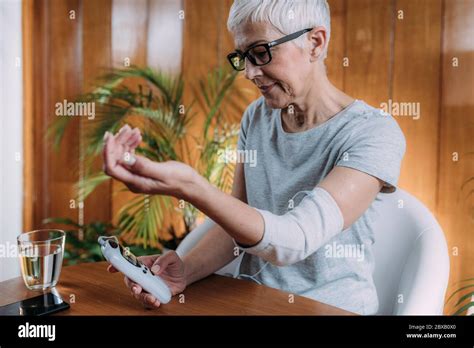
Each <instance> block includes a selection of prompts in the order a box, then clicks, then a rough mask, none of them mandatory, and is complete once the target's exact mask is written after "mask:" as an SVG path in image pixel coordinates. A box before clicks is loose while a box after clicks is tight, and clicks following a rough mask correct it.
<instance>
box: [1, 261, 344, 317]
mask: <svg viewBox="0 0 474 348" xmlns="http://www.w3.org/2000/svg"><path fill="white" fill-rule="evenodd" d="M106 268H107V263H106V262H97V263H87V264H80V265H75V266H68V267H64V268H63V270H62V272H61V276H60V279H59V283H58V286H57V290H58V292H59V293H60V294H61V296H62V297H63V299H64V300H66V301H67V302H69V303H70V305H71V308H70V309H69V310H66V311H62V312H59V313H57V315H352V314H353V313H350V312H347V311H344V310H342V309H339V308H336V307H332V306H329V305H327V304H324V303H320V302H317V301H313V300H311V299H308V298H305V297H301V296H296V295H295V296H294V302H293V303H290V301H289V300H290V299H291V297H290V296H289V294H288V293H286V292H283V291H280V290H276V289H272V288H269V287H266V286H263V285H258V284H256V283H254V282H251V281H247V280H239V279H232V278H228V277H223V276H218V275H212V276H210V277H208V278H205V279H203V280H201V281H199V282H196V283H194V284H192V285H190V286H189V287H188V288H186V290H185V291H184V293H183V295H184V297H182V296H181V298H180V297H179V295H178V296H174V297H173V299H172V300H171V302H170V303H168V304H166V305H162V306H161V307H160V308H158V309H151V310H150V309H145V308H144V307H143V305H142V304H141V303H140V302H138V301H137V300H135V299H134V298H133V297H132V295H131V294H130V292H129V290H128V289H127V288H126V287H125V284H124V282H123V275H121V274H120V273H115V274H111V273H108V272H107V271H106ZM0 294H1V296H0V306H2V305H5V304H8V303H12V302H16V301H20V300H24V299H27V298H30V297H34V296H37V295H38V294H41V292H39V293H38V292H36V291H30V290H28V289H27V288H26V287H25V285H24V283H23V280H22V278H21V277H20V278H14V279H11V280H7V281H4V282H1V283H0ZM183 299H184V303H181V302H183V301H182V300H183ZM180 300H181V301H180Z"/></svg>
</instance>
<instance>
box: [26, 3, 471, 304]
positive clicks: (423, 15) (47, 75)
mask: <svg viewBox="0 0 474 348" xmlns="http://www.w3.org/2000/svg"><path fill="white" fill-rule="evenodd" d="M231 3H232V1H231V0H133V1H132V0H51V1H41V0H30V1H25V2H24V50H25V53H24V57H25V64H24V69H25V117H26V118H25V149H26V153H25V158H26V163H25V226H24V227H25V230H28V229H32V228H34V227H39V226H40V222H41V220H42V219H43V218H45V217H49V216H71V217H74V218H75V217H77V210H73V209H70V208H69V200H70V199H71V198H72V197H73V191H72V185H73V184H74V183H75V182H77V180H78V177H77V171H76V169H77V166H78V156H79V150H78V147H77V144H78V142H79V134H80V132H81V128H80V127H78V128H75V129H71V130H70V133H69V134H68V137H67V142H66V144H65V145H64V146H63V147H62V149H61V153H60V155H53V154H52V152H51V149H50V148H48V145H47V143H46V142H45V141H44V131H45V127H46V124H47V122H49V121H50V120H51V119H52V117H54V116H53V115H54V108H53V106H54V103H55V102H57V101H61V100H63V99H72V98H73V97H74V96H75V95H77V94H78V93H80V92H82V91H86V90H87V89H88V88H90V86H91V84H92V83H93V81H94V78H95V77H96V76H97V75H98V74H100V72H101V71H102V69H103V68H107V67H112V66H113V67H119V66H123V61H124V59H125V58H126V57H128V58H129V59H130V61H131V64H137V65H145V64H146V65H150V66H153V67H155V68H162V69H167V70H170V71H173V72H179V71H181V72H182V73H183V76H184V78H185V79H186V80H188V81H192V80H193V79H196V78H198V77H199V76H202V74H204V73H205V72H207V71H208V70H209V69H210V68H212V67H215V66H217V65H219V64H222V63H224V64H226V62H225V55H226V53H227V52H228V51H230V50H232V48H233V41H232V37H231V36H230V35H229V33H228V32H227V30H226V20H227V15H228V10H229V8H230V5H231ZM329 3H330V6H331V13H332V39H331V43H330V50H329V57H328V61H327V65H328V73H329V77H330V79H331V80H332V81H333V82H334V84H335V85H336V86H337V87H339V88H341V89H343V90H344V91H346V92H347V93H348V94H350V95H352V96H353V97H356V98H359V99H363V100H365V101H366V102H368V103H369V104H371V105H373V106H376V107H380V104H381V103H383V102H388V100H393V101H395V102H415V103H419V105H420V106H421V117H420V118H419V119H417V120H415V119H413V117H407V116H395V118H396V119H397V121H398V122H399V124H400V126H401V128H402V129H403V131H404V134H405V136H406V139H407V153H406V156H405V159H404V162H403V168H402V173H401V178H400V186H401V187H402V188H404V189H405V190H407V191H409V192H411V193H412V194H414V195H415V196H416V197H418V198H419V199H420V200H421V201H423V202H424V203H425V204H426V206H427V207H428V208H429V209H430V210H431V211H432V212H433V213H434V214H435V216H436V217H437V218H438V220H439V221H440V223H441V225H442V227H443V229H444V230H445V233H446V236H447V239H448V244H449V248H450V252H451V254H452V256H451V281H450V284H452V285H453V284H454V283H455V282H457V281H459V280H460V279H463V278H468V277H473V276H474V273H473V271H472V265H473V262H474V256H473V255H474V239H473V237H472V232H473V221H474V220H473V210H472V201H473V200H472V197H473V195H472V194H471V195H468V193H469V191H470V190H472V189H473V186H474V182H473V181H474V180H473V181H471V182H468V183H467V184H466V185H465V186H464V190H463V191H462V192H461V187H462V185H463V183H464V182H465V181H466V180H468V178H469V177H472V176H473V174H474V170H473V169H474V165H473V163H474V155H473V151H474V149H473V147H474V146H473V142H472V140H471V137H472V134H474V127H473V126H474V124H473V123H474V121H473V115H474V105H473V104H474V95H473V94H474V92H473V86H474V57H473V51H474V44H473V41H472V37H474V0H449V1H447V0H330V1H329ZM71 10H74V11H76V17H75V19H74V20H71V19H70V18H69V13H70V12H69V11H71ZM180 10H184V11H185V12H184V14H185V19H184V20H183V21H182V20H179V18H178V11H180ZM344 62H345V63H348V65H347V64H345V65H344V64H343V63H344ZM238 83H239V84H241V86H242V87H249V88H253V86H251V84H250V83H249V82H247V81H243V80H239V81H238ZM253 91H254V93H255V94H254V96H255V97H258V93H257V91H256V90H255V89H253ZM191 97H192V96H191V94H190V91H187V93H186V96H185V99H186V100H189V99H190V98H191ZM242 107H243V108H244V107H245V105H242ZM98 165H99V164H98ZM113 185H116V184H113ZM113 188H114V187H112V185H104V186H102V187H101V188H100V189H99V191H98V192H96V193H95V194H93V195H92V196H91V197H90V198H89V199H88V200H87V201H86V202H85V207H84V218H85V221H92V220H97V219H102V220H110V219H112V217H113V216H114V213H115V212H116V211H117V208H118V207H119V206H120V205H121V204H122V203H123V202H124V201H125V200H127V199H128V198H129V196H128V195H127V194H125V195H121V196H117V197H112V196H111V192H112V190H113ZM466 197H467V198H466ZM469 214H470V215H469ZM394 238H396V236H394ZM449 310H450V307H449V306H448V307H447V311H449Z"/></svg>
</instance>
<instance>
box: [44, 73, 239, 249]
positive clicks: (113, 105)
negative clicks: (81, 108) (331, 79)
mask: <svg viewBox="0 0 474 348" xmlns="http://www.w3.org/2000/svg"><path fill="white" fill-rule="evenodd" d="M237 76H238V75H237V73H236V72H234V71H229V70H227V69H225V68H217V69H215V70H213V71H211V72H210V73H209V74H208V75H207V77H206V78H205V79H202V80H200V81H198V84H197V85H190V91H193V93H194V96H195V99H194V100H192V101H191V102H190V103H189V104H185V103H184V100H183V99H184V98H183V97H184V89H185V84H184V81H183V78H182V77H181V76H178V77H169V76H167V75H166V74H163V73H161V72H157V71H154V70H152V69H151V68H148V67H145V68H140V67H131V68H127V69H115V70H112V71H111V72H110V73H108V74H106V75H104V76H103V77H102V78H101V79H100V80H99V81H100V83H99V85H98V87H97V88H96V89H95V90H93V91H92V92H91V93H87V94H84V95H81V96H80V97H79V98H78V102H88V103H95V109H96V113H95V118H94V119H93V120H87V121H80V120H79V119H78V118H70V117H60V118H57V119H56V120H55V121H54V122H53V123H52V124H51V126H50V127H49V129H48V135H49V136H50V137H51V139H52V140H53V143H54V145H55V147H56V148H59V145H60V144H61V142H62V139H63V137H64V134H65V131H66V129H67V128H68V127H69V126H71V124H73V123H76V122H82V123H81V127H82V129H83V134H84V140H83V142H84V144H83V149H80V156H81V159H80V160H81V161H82V163H83V164H84V165H83V167H84V179H83V180H80V181H79V183H78V184H77V186H76V189H77V195H78V201H79V202H82V201H84V199H85V198H86V197H87V196H88V195H89V194H90V193H91V192H93V191H94V190H95V189H96V188H97V187H98V186H99V185H101V184H102V183H104V182H106V181H108V180H110V177H108V176H107V175H106V174H105V173H103V171H101V170H99V171H94V162H96V159H97V157H100V153H101V150H102V143H103V135H104V133H105V132H106V131H109V132H112V133H114V132H116V131H118V130H119V129H120V128H121V127H122V126H123V125H124V124H125V123H127V124H130V125H131V126H132V127H138V128H140V129H141V132H142V136H143V142H142V144H140V146H139V147H138V148H137V150H136V152H137V153H139V154H141V155H144V156H146V157H148V158H150V159H151V160H154V161H168V160H175V161H181V162H184V163H187V164H189V165H191V166H192V167H194V168H195V169H196V170H197V171H198V172H199V173H200V174H201V175H203V176H204V177H205V178H206V179H208V180H209V181H210V182H211V183H212V184H214V185H215V186H217V187H218V188H220V189H221V190H223V191H225V192H229V191H230V190H231V186H232V181H233V164H232V163H224V162H222V161H220V160H219V158H218V152H219V150H222V149H226V148H229V147H233V146H235V142H236V139H237V136H238V131H239V120H240V116H241V114H242V111H243V106H244V105H246V103H247V102H248V100H247V99H248V98H247V96H248V93H247V92H248V90H247V89H243V88H239V89H237V88H236V86H235V84H234V82H235V80H236V78H237ZM202 115H204V119H203V121H201V122H200V123H201V125H202V130H201V132H200V134H199V136H194V135H192V134H190V132H189V127H190V125H191V124H192V121H194V120H195V119H196V117H197V116H201V117H202ZM76 126H77V124H76ZM122 190H125V187H123V188H122ZM180 203H181V206H180V208H181V209H179V208H177V207H175V205H174V204H173V201H172V198H171V197H168V196H161V195H152V196H149V195H136V196H134V198H133V199H131V200H130V201H129V202H127V203H126V204H124V205H123V206H122V207H121V209H120V210H119V212H118V225H117V228H118V229H119V231H120V235H121V236H122V237H123V238H126V239H127V240H131V239H132V240H135V241H136V242H137V243H138V244H142V245H143V246H144V247H147V246H148V245H155V246H156V245H160V244H162V243H163V240H164V239H165V238H164V234H163V232H160V231H167V232H168V234H171V235H172V236H173V237H174V238H175V239H176V234H177V233H176V231H174V228H173V226H171V225H170V226H164V221H165V215H166V214H171V215H172V214H176V213H177V214H180V215H181V218H182V219H183V221H184V226H185V231H182V232H183V235H186V233H188V232H189V231H190V230H192V228H194V224H195V221H196V218H197V216H198V213H199V212H198V210H197V209H196V208H195V207H193V206H192V205H191V204H183V203H184V202H180ZM178 241H179V240H177V242H178Z"/></svg>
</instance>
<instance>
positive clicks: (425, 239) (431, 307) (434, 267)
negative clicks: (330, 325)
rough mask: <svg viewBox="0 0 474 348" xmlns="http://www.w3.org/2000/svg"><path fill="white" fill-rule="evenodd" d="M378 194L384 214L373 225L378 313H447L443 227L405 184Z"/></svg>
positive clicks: (447, 271)
mask: <svg viewBox="0 0 474 348" xmlns="http://www.w3.org/2000/svg"><path fill="white" fill-rule="evenodd" d="M379 197H380V198H379ZM379 197H378V198H377V199H376V200H375V202H374V203H373V204H374V207H375V209H376V211H377V212H378V214H379V216H378V218H377V219H376V221H375V226H374V227H375V243H374V254H375V255H374V256H375V272H374V282H375V287H376V288H377V294H378V297H379V310H378V312H377V314H382V315H390V314H394V315H441V314H443V307H444V297H445V294H446V288H447V285H448V278H449V255H448V247H447V244H446V240H445V238H444V234H443V231H442V229H441V227H440V226H439V224H438V222H437V221H436V219H435V218H434V216H433V215H432V214H431V213H430V211H429V210H428V209H427V208H426V207H425V206H424V205H423V204H422V203H421V202H420V201H419V200H418V199H416V198H415V197H414V196H412V195H410V194H409V193H407V192H406V191H404V190H402V189H397V191H396V192H394V193H391V194H380V195H379Z"/></svg>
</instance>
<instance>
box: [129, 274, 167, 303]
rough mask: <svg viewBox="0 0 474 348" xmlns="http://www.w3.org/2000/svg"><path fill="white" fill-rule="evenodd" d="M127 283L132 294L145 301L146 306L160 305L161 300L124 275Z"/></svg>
mask: <svg viewBox="0 0 474 348" xmlns="http://www.w3.org/2000/svg"><path fill="white" fill-rule="evenodd" d="M124 281H125V285H126V286H127V287H128V288H129V289H130V291H131V293H132V296H133V297H134V298H135V299H136V300H138V301H140V302H142V303H143V305H145V306H151V307H159V306H160V304H161V303H160V301H158V299H157V298H155V297H154V296H153V295H151V294H149V293H148V292H146V291H144V290H143V289H142V287H141V286H140V285H138V284H137V283H135V282H133V281H131V280H130V279H129V278H128V277H124Z"/></svg>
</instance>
